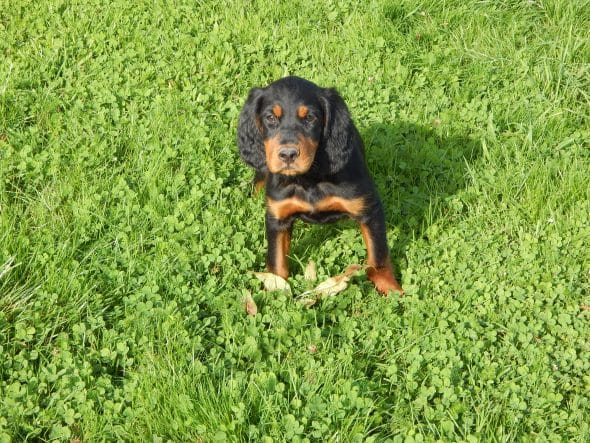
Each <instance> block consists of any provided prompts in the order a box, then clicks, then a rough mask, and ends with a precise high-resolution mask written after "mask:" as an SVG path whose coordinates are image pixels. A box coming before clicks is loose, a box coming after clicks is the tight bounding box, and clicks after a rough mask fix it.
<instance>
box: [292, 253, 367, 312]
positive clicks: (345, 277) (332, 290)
mask: <svg viewBox="0 0 590 443" xmlns="http://www.w3.org/2000/svg"><path fill="white" fill-rule="evenodd" d="M361 269H363V266H361V265H356V264H355V265H350V266H348V267H347V268H346V270H345V271H344V272H343V273H342V274H338V275H336V276H334V277H330V278H328V279H327V280H324V281H323V282H321V283H320V284H319V285H317V286H316V287H315V288H313V289H312V290H310V291H305V292H304V293H302V294H301V296H300V298H299V302H300V303H302V304H303V306H305V307H306V308H309V307H310V306H313V305H315V304H316V303H317V301H318V300H319V299H320V298H322V297H331V296H334V295H336V294H338V293H339V292H342V291H344V290H345V289H346V288H347V287H348V281H349V280H350V277H351V276H352V275H353V274H354V273H355V272H357V271H360V270H361Z"/></svg>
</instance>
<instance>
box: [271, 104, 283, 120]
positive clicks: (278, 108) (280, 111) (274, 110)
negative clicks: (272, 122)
mask: <svg viewBox="0 0 590 443" xmlns="http://www.w3.org/2000/svg"><path fill="white" fill-rule="evenodd" d="M272 113H273V114H274V115H275V117H276V118H281V117H282V116H283V108H281V105H274V106H273V107H272Z"/></svg>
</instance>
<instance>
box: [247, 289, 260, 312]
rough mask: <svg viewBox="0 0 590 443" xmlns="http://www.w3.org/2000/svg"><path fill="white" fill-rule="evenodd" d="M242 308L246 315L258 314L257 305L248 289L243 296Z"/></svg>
mask: <svg viewBox="0 0 590 443" xmlns="http://www.w3.org/2000/svg"><path fill="white" fill-rule="evenodd" d="M244 309H245V311H246V314H248V315H251V316H255V315H256V314H258V307H257V306H256V302H255V301H254V298H253V297H252V294H251V293H250V291H246V295H245V296H244Z"/></svg>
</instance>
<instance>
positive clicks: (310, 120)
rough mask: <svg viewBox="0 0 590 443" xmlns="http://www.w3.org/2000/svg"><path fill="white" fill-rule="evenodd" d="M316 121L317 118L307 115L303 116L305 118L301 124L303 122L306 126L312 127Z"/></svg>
mask: <svg viewBox="0 0 590 443" xmlns="http://www.w3.org/2000/svg"><path fill="white" fill-rule="evenodd" d="M316 120H317V118H316V117H315V116H313V115H311V114H307V115H306V116H305V118H304V119H303V122H304V123H305V124H306V125H312V124H313V123H315V121H316Z"/></svg>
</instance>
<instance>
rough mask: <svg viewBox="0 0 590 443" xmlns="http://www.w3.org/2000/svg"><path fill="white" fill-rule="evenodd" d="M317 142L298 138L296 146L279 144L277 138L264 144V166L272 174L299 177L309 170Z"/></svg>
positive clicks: (301, 137)
mask: <svg viewBox="0 0 590 443" xmlns="http://www.w3.org/2000/svg"><path fill="white" fill-rule="evenodd" d="M317 146H318V142H317V141H314V140H311V139H309V138H306V137H303V136H300V137H299V142H298V143H296V144H281V143H279V141H278V137H273V138H270V139H268V140H266V141H265V142H264V149H265V153H266V165H267V167H268V170H269V171H270V172H271V173H272V174H281V175H289V176H293V175H300V174H305V173H306V172H307V171H309V168H311V165H312V163H313V160H314V158H315V153H316V150H317Z"/></svg>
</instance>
